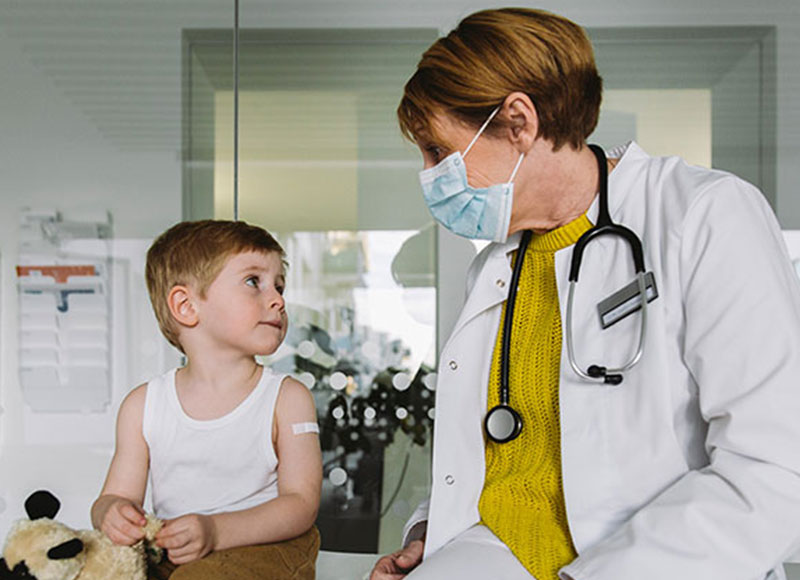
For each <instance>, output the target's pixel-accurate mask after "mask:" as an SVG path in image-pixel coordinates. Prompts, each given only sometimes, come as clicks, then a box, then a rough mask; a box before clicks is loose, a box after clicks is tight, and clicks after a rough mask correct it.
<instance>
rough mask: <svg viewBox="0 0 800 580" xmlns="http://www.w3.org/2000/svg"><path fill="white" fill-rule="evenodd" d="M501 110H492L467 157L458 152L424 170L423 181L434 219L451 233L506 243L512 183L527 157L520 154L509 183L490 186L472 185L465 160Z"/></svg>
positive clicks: (479, 130)
mask: <svg viewBox="0 0 800 580" xmlns="http://www.w3.org/2000/svg"><path fill="white" fill-rule="evenodd" d="M499 110H500V107H498V108H496V109H495V110H494V111H492V114H491V115H489V118H488V119H486V122H485V123H484V124H483V126H481V128H480V129H478V132H477V133H476V134H475V137H474V138H473V139H472V142H471V143H470V144H469V145H468V146H467V148H466V149H465V150H464V153H463V155H462V154H461V152H459V151H456V152H455V153H452V154H451V155H448V156H447V157H445V158H444V159H442V161H440V162H439V163H437V164H436V165H435V166H433V167H431V168H429V169H424V170H422V171H420V172H419V182H420V184H421V185H422V195H423V197H424V198H425V203H426V204H427V206H428V209H429V210H430V212H431V214H432V215H433V217H434V219H435V220H436V221H438V222H439V223H440V224H442V225H443V226H444V227H446V228H447V229H448V230H450V231H451V232H453V233H454V234H458V235H459V236H464V237H465V238H471V239H476V240H492V241H495V242H501V243H502V242H505V241H506V238H507V237H508V226H509V223H510V221H511V206H512V202H513V200H514V184H513V183H512V182H513V181H514V176H515V175H516V174H517V170H518V169H519V166H520V164H521V163H522V159H523V158H524V157H525V154H524V153H521V154H520V156H519V160H517V164H516V166H515V167H514V170H513V171H512V172H511V177H509V178H508V181H507V182H506V183H501V184H497V185H491V186H489V187H481V188H477V187H472V186H470V184H469V182H468V181H467V168H466V167H465V165H464V157H466V155H467V153H469V150H470V149H472V146H473V145H474V144H475V141H477V140H478V137H480V136H481V133H483V130H484V129H486V126H487V125H488V124H489V122H490V121H491V120H492V119H493V118H494V116H495V115H496V114H497V112H498V111H499Z"/></svg>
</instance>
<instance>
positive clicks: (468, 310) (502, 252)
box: [448, 233, 522, 343]
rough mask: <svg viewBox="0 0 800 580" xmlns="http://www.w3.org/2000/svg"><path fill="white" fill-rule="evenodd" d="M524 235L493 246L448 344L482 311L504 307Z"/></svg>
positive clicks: (489, 249)
mask: <svg viewBox="0 0 800 580" xmlns="http://www.w3.org/2000/svg"><path fill="white" fill-rule="evenodd" d="M521 237H522V234H521V233H517V234H514V235H513V236H511V237H510V238H509V239H508V241H506V242H505V243H503V244H492V245H491V246H490V247H489V248H487V249H486V250H485V251H487V252H489V254H488V255H487V256H486V260H485V262H484V264H483V266H482V267H481V268H480V270H479V271H478V272H477V274H476V276H475V282H474V284H473V286H472V291H471V292H470V293H469V296H468V297H467V302H466V303H465V304H464V308H463V309H462V310H461V315H460V316H459V317H458V320H457V321H456V324H455V326H454V327H453V332H452V333H451V334H450V339H449V340H448V343H449V342H450V341H451V340H452V339H453V337H455V336H456V335H457V334H458V333H459V332H460V331H461V330H462V329H463V328H464V326H465V325H466V324H467V323H468V322H469V321H470V320H472V319H473V318H475V317H476V316H478V315H479V314H480V313H481V312H484V311H485V310H487V309H489V308H492V307H494V306H497V305H498V304H501V303H502V302H503V301H504V300H505V299H506V298H507V297H508V288H509V285H510V283H511V256H510V254H511V252H513V251H514V250H516V249H517V247H518V246H519V241H520V239H521ZM476 259H477V258H476Z"/></svg>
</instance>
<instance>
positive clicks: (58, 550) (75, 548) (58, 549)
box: [47, 538, 83, 560]
mask: <svg viewBox="0 0 800 580" xmlns="http://www.w3.org/2000/svg"><path fill="white" fill-rule="evenodd" d="M82 550H83V542H81V541H80V540H79V539H78V538H73V539H71V540H68V541H66V542H64V543H63V544H59V545H58V546H55V547H53V548H50V549H49V550H47V557H48V558H50V559H51V560H69V559H70V558H74V557H75V556H77V555H78V554H80V553H81V551H82Z"/></svg>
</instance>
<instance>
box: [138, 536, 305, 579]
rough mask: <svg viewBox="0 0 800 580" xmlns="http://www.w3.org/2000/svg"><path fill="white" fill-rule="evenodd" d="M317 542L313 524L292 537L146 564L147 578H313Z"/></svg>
mask: <svg viewBox="0 0 800 580" xmlns="http://www.w3.org/2000/svg"><path fill="white" fill-rule="evenodd" d="M319 544H320V537H319V531H317V528H316V527H312V528H311V529H310V530H308V531H307V532H306V533H305V534H303V535H302V536H298V537H297V538H293V539H291V540H285V541H283V542H276V543H274V544H264V545H261V546H243V547H241V548H231V549H230V550H221V551H219V552H212V553H211V554H209V555H208V556H206V557H205V558H202V559H201V560H197V561H195V562H190V563H189V564H183V565H181V566H176V565H175V564H173V563H171V562H170V561H169V560H165V561H164V562H162V563H161V564H159V565H157V566H151V567H150V568H149V570H148V579H149V580H167V579H169V580H260V579H263V580H314V576H315V573H316V562H317V554H318V552H319Z"/></svg>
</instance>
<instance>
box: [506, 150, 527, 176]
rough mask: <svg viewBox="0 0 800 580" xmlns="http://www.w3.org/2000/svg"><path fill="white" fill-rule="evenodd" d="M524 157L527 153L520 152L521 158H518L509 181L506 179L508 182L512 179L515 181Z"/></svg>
mask: <svg viewBox="0 0 800 580" xmlns="http://www.w3.org/2000/svg"><path fill="white" fill-rule="evenodd" d="M523 159H525V154H524V153H520V154H519V159H517V164H516V165H515V166H514V171H512V172H511V177H509V178H508V181H506V183H511V182H512V181H514V178H515V177H516V176H517V171H518V170H519V166H520V165H522V160H523Z"/></svg>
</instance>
